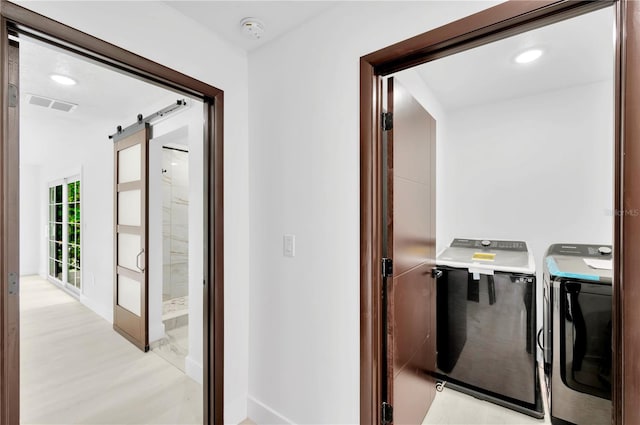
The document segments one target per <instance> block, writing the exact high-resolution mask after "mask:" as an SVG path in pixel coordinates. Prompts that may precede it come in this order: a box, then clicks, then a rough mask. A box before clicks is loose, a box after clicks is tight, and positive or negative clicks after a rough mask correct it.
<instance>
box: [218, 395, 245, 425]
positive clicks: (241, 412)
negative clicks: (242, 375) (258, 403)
mask: <svg viewBox="0 0 640 425" xmlns="http://www.w3.org/2000/svg"><path fill="white" fill-rule="evenodd" d="M245 419H247V396H246V394H244V395H242V396H239V397H235V398H234V399H233V400H229V399H228V397H226V395H225V398H224V423H225V424H229V425H237V424H239V423H241V422H242V421H244V420H245Z"/></svg>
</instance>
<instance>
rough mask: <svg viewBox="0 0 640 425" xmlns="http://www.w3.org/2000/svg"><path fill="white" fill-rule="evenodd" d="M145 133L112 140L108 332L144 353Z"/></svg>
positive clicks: (136, 131) (142, 126) (147, 129)
mask: <svg viewBox="0 0 640 425" xmlns="http://www.w3.org/2000/svg"><path fill="white" fill-rule="evenodd" d="M149 135H150V127H149V124H147V123H141V124H140V125H139V127H137V128H134V129H131V128H129V129H127V130H125V132H123V133H122V134H117V135H115V136H114V137H113V139H114V148H115V156H114V165H115V167H114V170H115V214H114V218H115V225H114V247H115V255H114V263H115V270H114V305H113V328H114V329H115V330H116V331H117V332H118V333H120V334H121V335H122V336H124V337H125V338H127V339H128V340H129V341H131V342H132V343H133V344H135V345H136V346H137V347H138V348H140V349H141V350H143V351H148V350H149V331H148V329H149V317H148V313H147V307H148V301H149V300H148V291H147V289H148V277H147V264H148V255H147V252H148V238H147V222H148V211H147V199H148V193H147V187H148V186H147V177H148V171H147V163H148V161H149V150H148V147H149Z"/></svg>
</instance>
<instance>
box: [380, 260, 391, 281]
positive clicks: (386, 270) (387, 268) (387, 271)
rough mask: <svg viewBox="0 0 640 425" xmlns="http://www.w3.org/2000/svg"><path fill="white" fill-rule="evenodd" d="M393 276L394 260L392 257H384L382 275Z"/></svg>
mask: <svg viewBox="0 0 640 425" xmlns="http://www.w3.org/2000/svg"><path fill="white" fill-rule="evenodd" d="M391 276H393V260H392V259H391V258H383V259H382V277H391Z"/></svg>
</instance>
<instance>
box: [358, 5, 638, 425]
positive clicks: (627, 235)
mask: <svg viewBox="0 0 640 425" xmlns="http://www.w3.org/2000/svg"><path fill="white" fill-rule="evenodd" d="M611 5H614V7H615V12H616V19H617V27H616V33H617V37H616V42H615V116H614V133H615V134H614V145H615V148H614V149H615V154H614V158H615V159H614V162H615V176H614V182H615V188H614V205H615V207H614V208H615V210H614V211H615V214H614V227H613V229H612V230H613V235H614V237H613V246H614V253H615V255H614V263H613V264H614V271H615V273H614V285H613V351H614V353H613V370H614V372H613V389H612V402H613V409H612V423H613V424H622V423H639V422H640V412H638V411H637V406H636V405H635V403H636V402H637V400H634V398H633V397H634V393H633V391H632V389H635V391H636V393H635V396H636V397H637V392H638V391H639V390H638V389H639V388H640V363H637V362H634V361H633V360H631V361H628V362H625V359H637V358H638V357H640V333H639V332H640V331H638V329H640V328H638V327H637V326H636V328H635V330H634V328H633V323H640V309H638V308H637V306H638V305H640V283H638V282H635V281H634V279H635V280H638V279H640V261H637V258H640V184H639V183H635V182H639V181H640V120H638V119H637V118H636V117H637V115H638V114H640V108H639V107H638V106H637V104H638V103H639V102H640V5H639V4H638V2H635V1H632V0H598V1H575V0H555V1H553V0H526V1H520V0H510V1H507V2H505V3H501V4H499V5H497V6H494V7H491V8H489V9H486V10H483V11H481V12H478V13H475V14H473V15H470V16H468V17H465V18H462V19H460V20H457V21H454V22H451V23H449V24H446V25H444V26H441V27H438V28H435V29H433V30H431V31H428V32H425V33H423V34H420V35H417V36H415V37H412V38H410V39H407V40H404V41H401V42H399V43H396V44H393V45H391V46H388V47H385V48H383V49H381V50H378V51H376V52H373V53H371V54H368V55H366V56H363V57H361V58H360V423H361V424H371V425H373V424H379V423H380V419H381V416H380V414H381V403H382V401H383V400H382V399H381V390H382V383H383V379H382V374H381V364H382V362H383V361H384V357H383V353H382V341H381V339H382V336H383V330H384V327H383V323H382V320H381V312H382V305H381V298H380V294H381V290H382V273H381V262H382V250H381V247H382V235H383V217H382V211H383V210H382V199H383V192H382V189H383V184H382V177H383V173H382V171H383V168H382V131H381V113H382V97H383V96H382V78H383V77H384V76H386V75H389V74H391V73H394V72H398V71H401V70H403V69H407V68H410V67H413V66H416V65H420V64H423V63H426V62H429V61H432V60H435V59H439V58H443V57H445V56H449V55H452V54H455V53H458V52H462V51H464V50H468V49H471V48H474V47H478V46H481V45H484V44H487V43H490V42H493V41H496V40H499V39H502V38H505V37H507V36H512V35H515V34H519V33H522V32H525V31H528V30H531V29H535V28H539V27H541V26H544V25H548V24H551V23H555V22H558V21H561V20H564V19H567V18H570V17H574V16H578V15H581V14H584V13H587V12H590V11H594V10H597V9H600V8H603V7H607V6H611ZM634 19H635V21H634ZM634 115H635V116H634ZM625 182H626V183H625ZM627 324H628V325H627ZM634 409H635V410H634Z"/></svg>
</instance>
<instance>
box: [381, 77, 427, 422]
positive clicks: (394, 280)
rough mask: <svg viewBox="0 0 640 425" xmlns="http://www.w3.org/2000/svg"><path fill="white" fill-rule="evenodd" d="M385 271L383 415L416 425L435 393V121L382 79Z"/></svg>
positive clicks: (394, 83)
mask: <svg viewBox="0 0 640 425" xmlns="http://www.w3.org/2000/svg"><path fill="white" fill-rule="evenodd" d="M387 111H388V113H390V114H391V117H392V119H386V120H385V121H386V123H385V133H384V134H385V139H386V141H385V142H386V143H385V145H386V149H385V151H386V155H385V157H386V158H385V165H386V167H385V168H386V171H385V174H386V178H385V180H386V182H385V186H386V190H385V192H386V200H385V210H386V211H385V214H384V217H386V220H387V222H386V229H385V231H386V238H385V239H386V242H385V246H384V247H383V251H386V252H385V257H386V258H388V259H390V260H392V261H393V267H392V269H387V273H385V275H386V276H387V277H385V291H386V294H385V310H386V311H385V313H386V316H387V317H386V353H387V361H386V368H387V370H386V374H385V375H386V379H387V385H386V386H385V390H386V391H387V397H386V399H387V403H389V405H391V407H392V414H391V408H389V407H388V405H386V406H385V411H386V412H385V413H386V415H383V416H387V417H386V418H385V419H387V420H388V421H390V422H393V423H395V424H420V423H422V420H423V418H424V416H425V415H426V413H427V411H428V410H429V407H430V406H431V402H432V401H433V399H434V397H435V392H436V389H435V380H434V379H433V377H432V373H433V372H435V367H436V345H435V342H436V335H435V329H436V327H435V313H436V303H435V300H436V292H435V288H436V286H435V279H434V277H432V269H433V268H434V267H435V255H436V253H435V241H436V235H435V216H436V214H435V180H436V176H435V170H436V164H435V155H436V144H435V143H436V140H435V124H436V123H435V120H434V119H433V118H432V117H431V115H429V113H428V112H427V111H426V110H425V109H424V108H423V107H422V106H421V105H420V104H419V103H418V102H417V101H416V100H415V99H414V98H413V97H412V96H411V94H410V93H409V92H408V91H407V90H406V89H404V88H403V87H402V86H400V85H399V84H398V82H397V81H396V80H395V79H394V78H390V79H389V80H388V104H387Z"/></svg>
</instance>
